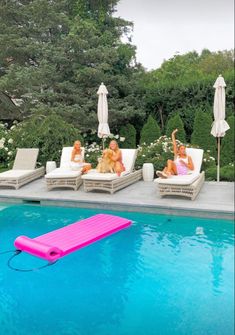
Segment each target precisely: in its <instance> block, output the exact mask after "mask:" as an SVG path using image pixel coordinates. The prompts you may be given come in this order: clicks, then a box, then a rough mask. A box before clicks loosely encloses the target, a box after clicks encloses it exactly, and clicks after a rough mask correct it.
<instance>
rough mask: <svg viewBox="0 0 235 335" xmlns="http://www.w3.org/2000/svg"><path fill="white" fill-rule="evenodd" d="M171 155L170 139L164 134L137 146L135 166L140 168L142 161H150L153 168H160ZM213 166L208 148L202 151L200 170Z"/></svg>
mask: <svg viewBox="0 0 235 335" xmlns="http://www.w3.org/2000/svg"><path fill="white" fill-rule="evenodd" d="M176 143H177V145H180V144H183V143H181V142H180V141H179V140H176ZM186 147H190V148H192V147H193V148H198V146H195V145H194V146H192V145H191V144H187V145H186ZM173 156H174V153H173V145H172V140H171V138H169V137H167V136H165V135H164V136H161V137H159V139H158V140H156V141H154V142H153V143H150V145H146V144H145V143H143V144H142V145H141V146H139V147H138V156H137V160H136V168H137V169H140V168H142V166H143V164H144V163H152V164H153V165H154V169H155V170H162V169H163V168H164V167H165V166H166V163H167V160H168V159H173ZM213 166H215V158H214V157H213V156H212V155H211V153H210V150H207V151H204V155H203V162H202V170H206V169H207V168H209V167H213Z"/></svg>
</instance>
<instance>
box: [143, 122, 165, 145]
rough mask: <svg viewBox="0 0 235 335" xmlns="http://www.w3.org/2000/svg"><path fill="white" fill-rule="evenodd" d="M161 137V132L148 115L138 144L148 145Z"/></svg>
mask: <svg viewBox="0 0 235 335" xmlns="http://www.w3.org/2000/svg"><path fill="white" fill-rule="evenodd" d="M160 136H161V130H160V127H159V125H158V123H157V121H156V120H155V119H154V118H153V117H152V115H149V117H148V119H147V122H146V123H145V125H144V126H143V128H142V130H141V133H140V144H143V143H145V144H150V143H153V142H154V141H155V140H157V139H158V138H159V137H160Z"/></svg>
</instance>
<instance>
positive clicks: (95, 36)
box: [0, 0, 143, 131]
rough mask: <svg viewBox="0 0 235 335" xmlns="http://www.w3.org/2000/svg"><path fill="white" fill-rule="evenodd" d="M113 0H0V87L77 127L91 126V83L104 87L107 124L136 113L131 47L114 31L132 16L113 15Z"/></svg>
mask: <svg viewBox="0 0 235 335" xmlns="http://www.w3.org/2000/svg"><path fill="white" fill-rule="evenodd" d="M117 2H118V1H115V0H99V1H95V0H70V1H65V0H55V1H47V0H26V1H13V0H10V1H1V2H0V32H1V34H0V45H1V48H0V64H1V68H0V90H3V91H4V92H8V94H9V95H10V96H14V97H15V98H20V99H22V100H23V101H24V104H23V105H22V113H23V114H24V116H27V115H31V114H32V109H33V112H35V111H37V110H38V109H40V112H43V114H45V115H47V114H48V110H50V111H53V112H55V113H56V114H58V115H61V116H62V117H63V118H64V119H65V120H67V121H68V122H70V123H73V124H74V125H75V126H78V127H79V129H82V130H86V131H87V130H89V129H90V130H94V129H96V128H97V123H98V122H97V116H96V110H97V94H96V92H97V90H98V87H99V85H100V84H101V82H104V84H105V85H106V86H107V88H108V91H109V106H110V111H111V112H112V113H110V118H109V123H110V124H111V127H112V126H114V127H116V128H117V127H119V126H120V125H121V124H122V123H123V115H125V119H126V121H130V120H132V119H135V117H136V116H138V115H143V111H142V108H141V105H140V103H139V101H137V100H136V99H135V98H133V97H134V96H135V91H136V89H137V88H136V74H137V73H138V71H139V68H140V67H139V66H138V65H137V64H136V62H135V47H134V46H133V45H131V44H130V43H122V42H121V36H122V34H126V35H127V36H129V32H130V31H131V29H132V23H130V22H128V21H125V20H123V19H121V18H116V17H113V16H112V14H113V12H114V11H115V6H116V4H117Z"/></svg>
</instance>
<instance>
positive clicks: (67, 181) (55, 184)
mask: <svg viewBox="0 0 235 335" xmlns="http://www.w3.org/2000/svg"><path fill="white" fill-rule="evenodd" d="M46 183H47V189H48V191H50V190H52V189H53V188H72V189H73V190H74V191H76V190H77V189H78V188H79V187H80V186H81V184H82V179H81V176H78V177H72V178H68V177H67V178H47V179H46Z"/></svg>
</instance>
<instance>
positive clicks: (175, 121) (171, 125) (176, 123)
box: [166, 114, 186, 143]
mask: <svg viewBox="0 0 235 335" xmlns="http://www.w3.org/2000/svg"><path fill="white" fill-rule="evenodd" d="M176 128H177V129H178V132H177V134H176V137H177V139H178V140H180V141H181V142H182V143H185V142H186V134H185V130H184V123H183V121H182V119H181V117H180V115H179V114H176V115H174V116H172V117H171V118H170V119H169V120H168V122H167V125H166V136H167V137H171V133H172V131H173V130H174V129H176Z"/></svg>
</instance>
